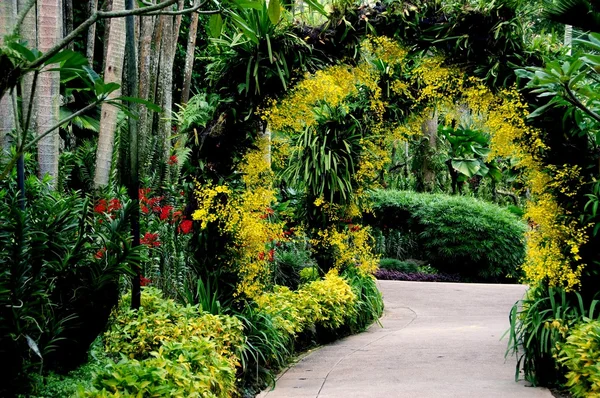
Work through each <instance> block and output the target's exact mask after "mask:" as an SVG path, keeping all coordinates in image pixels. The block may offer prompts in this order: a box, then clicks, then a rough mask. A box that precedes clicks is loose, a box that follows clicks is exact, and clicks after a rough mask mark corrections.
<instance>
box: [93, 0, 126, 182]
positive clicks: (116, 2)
mask: <svg viewBox="0 0 600 398" xmlns="http://www.w3.org/2000/svg"><path fill="white" fill-rule="evenodd" d="M112 3H113V8H112V9H113V10H114V11H117V10H123V9H124V8H125V4H124V0H113V2H112ZM125 39H126V33H125V19H124V18H115V19H113V20H112V21H111V24H110V29H109V34H108V42H107V43H106V47H107V48H106V54H107V55H106V60H105V64H106V66H105V69H104V81H105V82H106V83H108V82H114V83H117V84H121V79H122V76H123V57H124V55H125ZM120 92H121V90H117V91H113V92H112V93H111V94H110V95H109V98H115V97H118V96H119V95H120ZM118 113H119V110H118V108H117V107H115V106H113V105H110V104H107V103H103V104H102V107H101V114H100V133H99V135H98V150H97V152H96V172H95V175H94V184H95V186H96V188H99V187H102V186H105V185H107V184H108V181H109V177H110V169H111V164H112V154H113V147H114V139H115V129H116V127H117V115H118Z"/></svg>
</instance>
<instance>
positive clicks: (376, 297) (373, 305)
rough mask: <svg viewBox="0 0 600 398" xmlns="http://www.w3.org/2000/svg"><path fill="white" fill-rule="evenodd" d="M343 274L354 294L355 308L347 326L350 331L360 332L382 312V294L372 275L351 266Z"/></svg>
mask: <svg viewBox="0 0 600 398" xmlns="http://www.w3.org/2000/svg"><path fill="white" fill-rule="evenodd" d="M343 276H344V277H345V278H346V280H347V281H348V283H349V284H350V287H351V288H352V291H353V292H354V295H355V296H356V302H355V305H354V306H355V310H354V312H353V313H352V315H353V316H352V317H350V319H349V321H348V326H349V328H350V331H351V332H353V333H354V332H360V331H363V330H365V329H366V328H367V327H368V326H370V325H371V323H373V321H375V320H377V319H379V317H380V316H381V314H382V313H383V296H382V295H381V292H380V291H379V289H377V284H376V282H375V278H374V277H373V276H372V275H370V274H364V273H363V272H360V270H358V269H356V268H355V267H351V268H348V269H346V270H345V271H344V273H343Z"/></svg>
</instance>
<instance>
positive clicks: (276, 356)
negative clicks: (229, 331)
mask: <svg viewBox="0 0 600 398" xmlns="http://www.w3.org/2000/svg"><path fill="white" fill-rule="evenodd" d="M235 316H236V317H237V318H238V319H239V320H240V321H241V322H242V324H243V325H244V335H245V336H246V343H245V344H244V347H243V349H242V352H241V355H240V362H241V379H242V385H243V386H244V388H246V389H247V390H249V395H250V394H252V393H255V392H257V391H261V390H262V389H263V388H265V387H266V386H267V385H270V386H274V385H275V376H276V374H277V372H278V371H279V369H281V368H283V367H284V366H285V365H286V364H287V363H288V362H289V360H290V359H291V358H292V354H293V351H294V344H293V339H292V337H291V336H290V335H289V334H286V333H282V332H281V330H280V329H279V328H278V327H277V325H276V323H275V321H274V317H273V316H271V315H270V314H268V313H265V312H264V311H261V310H260V309H258V308H257V306H256V304H254V303H245V305H244V306H243V309H242V311H241V312H238V313H235Z"/></svg>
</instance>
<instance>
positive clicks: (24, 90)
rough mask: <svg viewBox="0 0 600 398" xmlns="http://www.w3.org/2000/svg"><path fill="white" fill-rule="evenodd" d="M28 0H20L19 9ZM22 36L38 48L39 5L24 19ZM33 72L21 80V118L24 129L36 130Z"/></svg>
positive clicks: (29, 43) (21, 8)
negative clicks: (27, 120)
mask: <svg viewBox="0 0 600 398" xmlns="http://www.w3.org/2000/svg"><path fill="white" fill-rule="evenodd" d="M27 3H28V0H18V11H19V12H21V11H22V10H23V9H24V8H25V7H26V5H27ZM21 37H22V38H23V40H25V41H26V42H27V47H28V48H30V49H31V48H38V47H39V45H38V34H37V7H32V8H31V9H30V10H29V12H28V13H27V15H26V16H25V19H24V20H23V24H22V25H21ZM33 79H34V74H33V73H27V74H25V76H23V79H22V80H21V99H22V105H21V109H22V111H23V114H22V116H21V119H22V121H23V123H22V124H23V129H26V128H27V129H29V130H30V131H33V130H35V128H36V114H37V112H36V110H35V106H36V101H35V92H34V93H32V92H31V90H32V87H33ZM30 104H31V105H32V106H31V115H29V118H30V120H29V126H26V125H25V124H26V119H27V117H28V113H29V109H30V106H29V105H30Z"/></svg>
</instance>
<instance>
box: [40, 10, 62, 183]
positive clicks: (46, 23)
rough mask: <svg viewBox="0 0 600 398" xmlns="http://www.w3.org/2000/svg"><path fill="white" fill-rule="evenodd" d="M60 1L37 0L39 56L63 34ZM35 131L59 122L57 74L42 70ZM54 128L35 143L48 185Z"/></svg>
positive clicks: (53, 167)
mask: <svg viewBox="0 0 600 398" xmlns="http://www.w3.org/2000/svg"><path fill="white" fill-rule="evenodd" d="M62 21H63V9H62V0H38V44H39V50H40V51H41V52H42V53H43V52H46V51H48V50H49V49H50V48H52V47H53V46H54V45H55V44H56V43H57V42H58V41H59V40H60V39H61V38H62V32H63V26H62ZM35 101H36V114H37V132H38V134H42V133H43V132H45V131H46V130H48V129H49V128H50V127H51V126H53V125H55V124H56V123H57V122H58V119H59V110H60V73H59V72H54V71H53V72H49V71H42V72H41V73H40V75H39V77H38V81H37V85H36V94H35ZM59 139H60V138H59V135H58V129H56V130H54V131H53V132H52V133H50V134H48V135H46V136H45V137H44V138H42V139H41V140H40V141H39V143H38V162H39V169H40V176H41V177H43V176H44V175H50V176H51V177H52V184H53V185H55V184H56V180H57V177H58V146H59Z"/></svg>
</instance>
